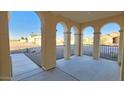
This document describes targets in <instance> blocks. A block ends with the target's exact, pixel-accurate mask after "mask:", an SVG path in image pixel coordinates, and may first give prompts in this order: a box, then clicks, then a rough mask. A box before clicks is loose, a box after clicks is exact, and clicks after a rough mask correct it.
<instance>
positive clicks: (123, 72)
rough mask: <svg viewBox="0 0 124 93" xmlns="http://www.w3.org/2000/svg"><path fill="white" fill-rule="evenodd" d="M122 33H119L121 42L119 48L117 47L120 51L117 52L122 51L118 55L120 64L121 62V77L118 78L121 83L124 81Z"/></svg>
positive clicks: (123, 34) (123, 37) (123, 36)
mask: <svg viewBox="0 0 124 93" xmlns="http://www.w3.org/2000/svg"><path fill="white" fill-rule="evenodd" d="M123 31H124V30H121V31H120V37H121V40H120V42H119V43H121V44H120V46H119V48H121V49H119V51H122V52H120V53H119V55H121V56H120V62H121V70H120V75H121V76H120V78H121V80H122V81H124V54H123V53H124V43H123V42H124V41H123V40H124V33H123ZM121 33H122V34H121Z"/></svg>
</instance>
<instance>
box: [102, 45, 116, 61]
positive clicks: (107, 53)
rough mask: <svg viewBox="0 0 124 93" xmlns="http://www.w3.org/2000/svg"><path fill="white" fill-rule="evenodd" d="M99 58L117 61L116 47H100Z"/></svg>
mask: <svg viewBox="0 0 124 93" xmlns="http://www.w3.org/2000/svg"><path fill="white" fill-rule="evenodd" d="M100 57H101V58H105V59H110V60H115V61H117V60H118V46H114V45H100Z"/></svg>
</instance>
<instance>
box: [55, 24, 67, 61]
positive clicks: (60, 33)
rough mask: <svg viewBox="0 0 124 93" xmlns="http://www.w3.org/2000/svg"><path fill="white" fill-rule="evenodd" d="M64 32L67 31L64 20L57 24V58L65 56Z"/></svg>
mask: <svg viewBox="0 0 124 93" xmlns="http://www.w3.org/2000/svg"><path fill="white" fill-rule="evenodd" d="M64 32H66V25H65V24H64V23H62V22H59V23H57V25H56V59H57V60H58V59H62V58H64V45H65V44H64Z"/></svg>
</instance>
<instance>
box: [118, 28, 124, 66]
mask: <svg viewBox="0 0 124 93" xmlns="http://www.w3.org/2000/svg"><path fill="white" fill-rule="evenodd" d="M119 32H120V37H119V53H118V64H119V65H121V62H122V57H123V51H122V50H123V49H122V48H123V34H124V32H123V30H122V29H121V30H120V31H119Z"/></svg>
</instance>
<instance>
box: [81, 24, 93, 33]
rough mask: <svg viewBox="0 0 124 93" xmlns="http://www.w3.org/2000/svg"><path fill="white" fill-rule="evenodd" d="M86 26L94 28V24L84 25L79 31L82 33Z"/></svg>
mask: <svg viewBox="0 0 124 93" xmlns="http://www.w3.org/2000/svg"><path fill="white" fill-rule="evenodd" d="M88 27H91V28H93V30H95V29H94V28H95V26H94V25H86V26H84V27H82V29H81V33H83V32H84V31H85V29H86V28H88Z"/></svg>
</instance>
